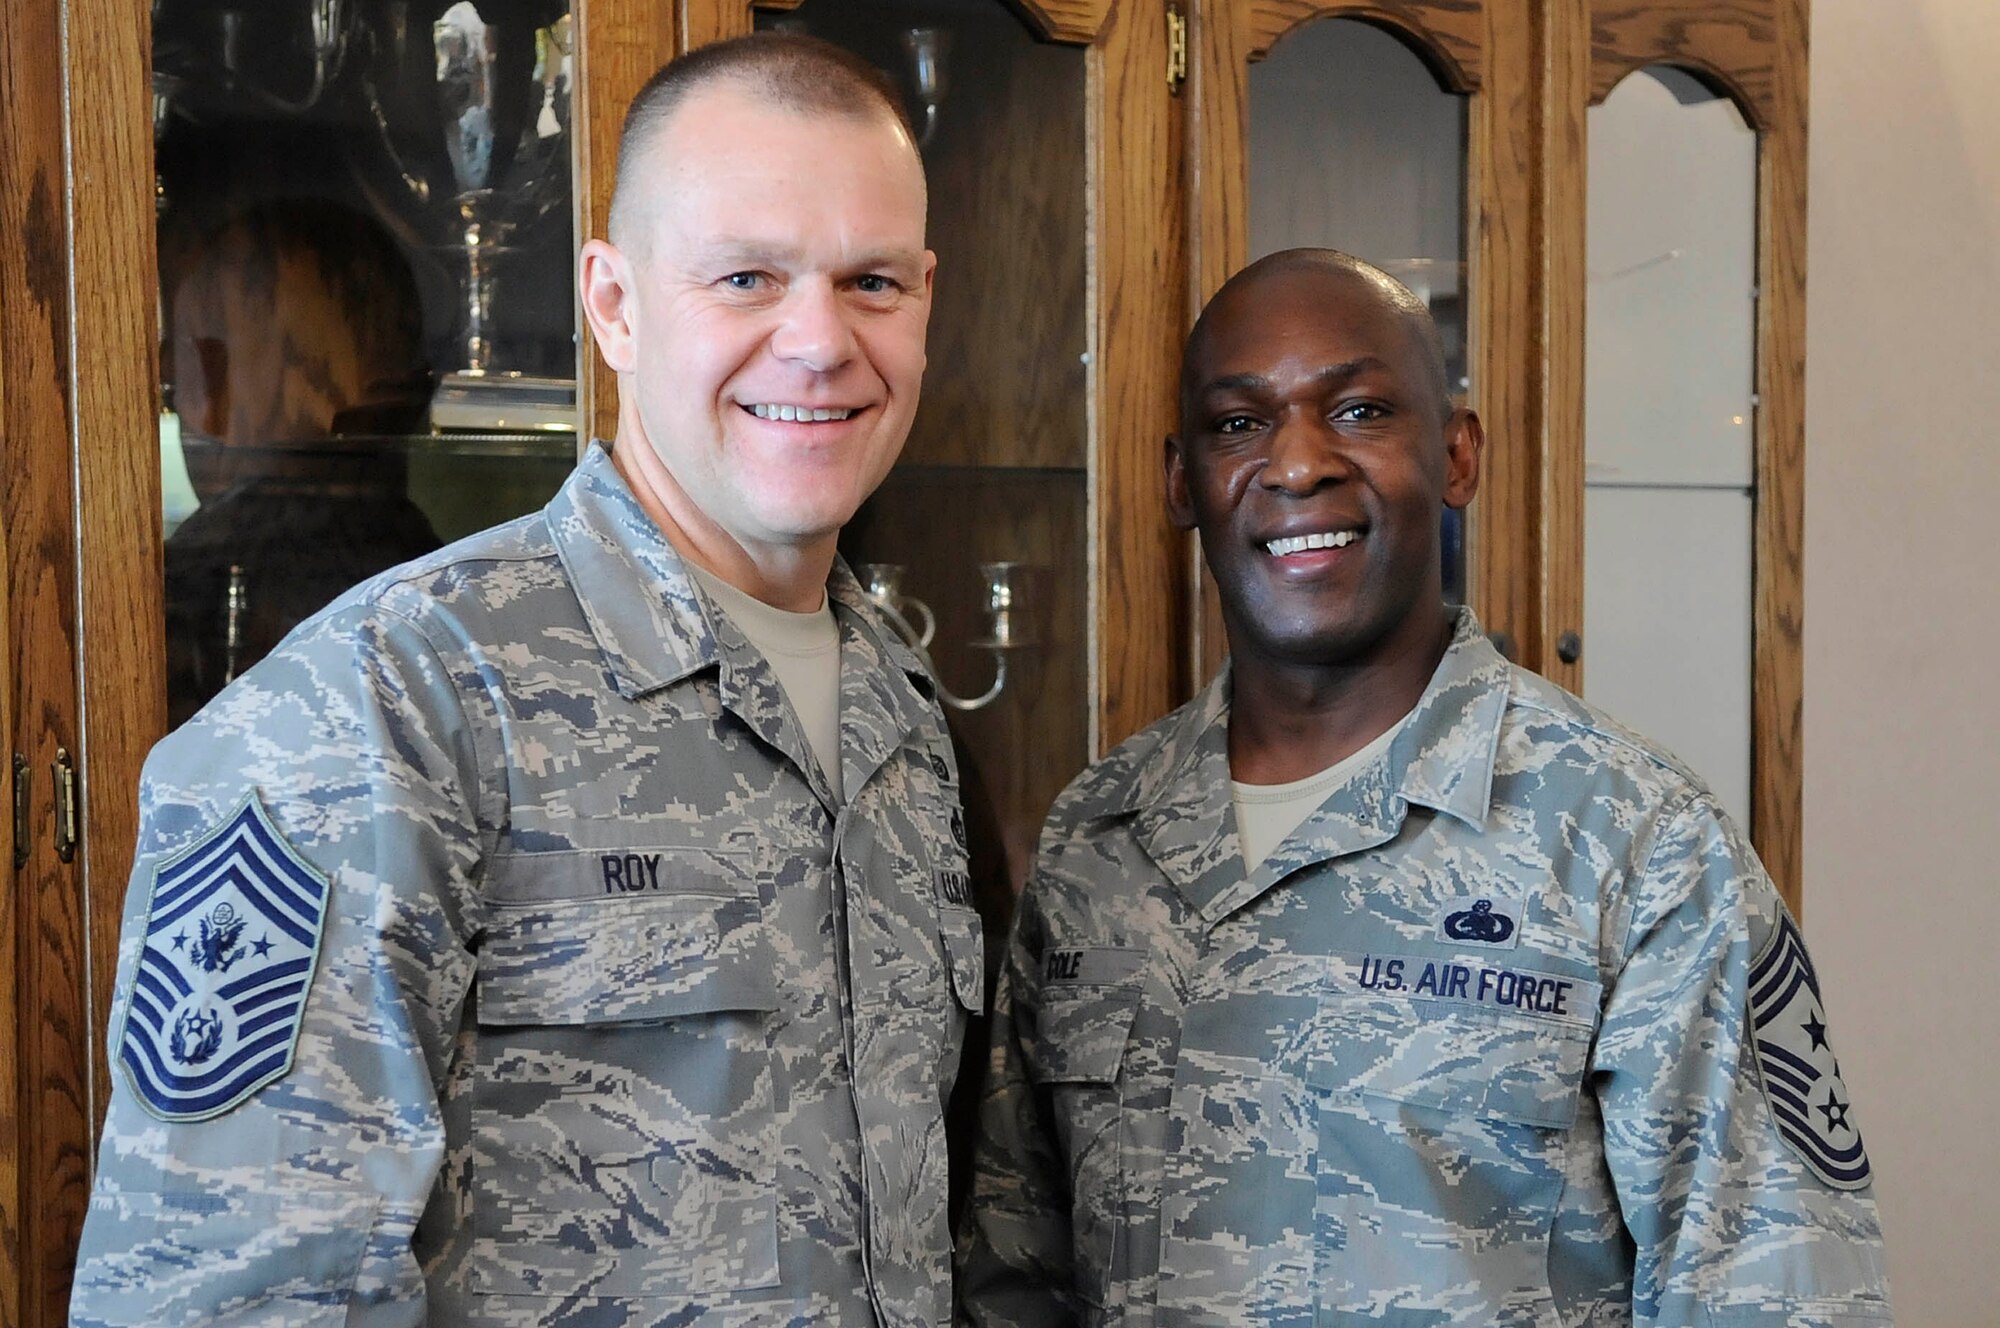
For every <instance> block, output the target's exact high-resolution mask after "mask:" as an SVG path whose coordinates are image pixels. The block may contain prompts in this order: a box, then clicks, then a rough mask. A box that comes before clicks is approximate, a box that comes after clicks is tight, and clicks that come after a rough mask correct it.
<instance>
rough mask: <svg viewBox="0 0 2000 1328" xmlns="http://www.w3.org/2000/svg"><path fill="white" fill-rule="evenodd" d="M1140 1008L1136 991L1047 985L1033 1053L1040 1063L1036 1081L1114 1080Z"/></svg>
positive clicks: (1118, 988) (1131, 989)
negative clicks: (1133, 1020)
mask: <svg viewBox="0 0 2000 1328" xmlns="http://www.w3.org/2000/svg"><path fill="white" fill-rule="evenodd" d="M1138 1008H1139V990H1138V988H1136V987H1108V986H1104V987H1101V986H1096V985H1075V986H1072V985H1069V984H1057V985H1051V986H1045V987H1043V988H1042V1004H1041V1022H1040V1024H1039V1026H1038V1029H1037V1032H1036V1036H1035V1054H1036V1056H1037V1057H1038V1058H1039V1059H1040V1061H1041V1065H1040V1067H1039V1070H1040V1072H1039V1073H1038V1074H1037V1075H1036V1078H1038V1079H1039V1080H1041V1082H1043V1083H1050V1084H1065V1083H1096V1084H1108V1083H1111V1082H1113V1081H1114V1080H1116V1079H1117V1078H1118V1065H1119V1062H1120V1061H1122V1060H1123V1059H1124V1058H1125V1042H1126V1039H1127V1038H1129V1037H1130V1036H1131V1033H1132V1016H1133V1014H1134V1013H1135V1012H1136V1011H1137V1010H1138Z"/></svg>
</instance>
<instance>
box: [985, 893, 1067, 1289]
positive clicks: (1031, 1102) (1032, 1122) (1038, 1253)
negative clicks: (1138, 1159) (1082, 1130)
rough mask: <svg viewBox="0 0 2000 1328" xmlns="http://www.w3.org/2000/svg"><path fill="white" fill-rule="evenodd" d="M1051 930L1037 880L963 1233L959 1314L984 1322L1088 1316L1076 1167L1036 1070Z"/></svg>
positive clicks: (1000, 1006)
mask: <svg viewBox="0 0 2000 1328" xmlns="http://www.w3.org/2000/svg"><path fill="white" fill-rule="evenodd" d="M1041 932H1042V927H1041V923H1040V913H1039V909H1038V907H1037V900H1036V892H1035V888H1034V886H1033V885H1032V884H1031V885H1030V886H1029V888H1028V890H1027V891H1026V892H1025V893H1024V894H1023V896H1022V899H1021V904H1020V907H1019V908H1018V909H1017V910H1016V912H1015V915H1014V926H1013V933H1012V937H1011V939H1010V941H1009V943H1008V947H1007V958H1006V962H1005V963H1004V964H1003V965H1002V966H1001V970H1000V981H999V986H998V989H997V990H996V991H995V993H994V997H993V1031H992V1038H993V1041H992V1051H991V1056H990V1058H989V1063H988V1066H987V1077H986V1091H985V1096H984V1098H983V1099H982V1101H981V1103H980V1112H979V1140H978V1143H977V1145H976V1147H975V1149H974V1153H973V1176H972V1193H971V1196H970V1198H969V1200H968V1202H967V1204H966V1211H965V1216H964V1219H963V1221H962V1222H961V1224H960V1231H959V1238H958V1288H959V1319H960V1322H961V1323H969V1324H974V1325H977V1326H978V1328H1062V1325H1066V1324H1073V1323H1076V1322H1078V1317H1079V1316H1078V1312H1077V1308H1076V1304H1075V1300H1074V1298H1073V1296H1072V1295H1071V1294H1070V1291H1069V1288H1070V1287H1071V1286H1072V1285H1073V1281H1074V1269H1073V1267H1072V1259H1071V1241H1070V1185H1069V1171H1068V1168H1067V1167H1066V1166H1065V1165H1064V1163H1063V1160H1062V1157H1061V1156H1060V1154H1059V1153H1058V1151H1057V1148H1056V1142H1055V1139H1056V1134H1055V1129H1054V1125H1053V1113H1052V1112H1051V1110H1050V1100H1049V1095H1048V1091H1047V1090H1046V1089H1044V1088H1040V1087H1038V1086H1037V1084H1036V1083H1035V1077H1034V1067H1035V1027H1036V1022H1037V1013H1038V1010H1037V1000H1036V998H1037V985H1038V984H1037V983H1036V982H1035V975H1037V974H1038V973H1039V972H1040V971H1041V970H1040V951H1041V940H1040V937H1041Z"/></svg>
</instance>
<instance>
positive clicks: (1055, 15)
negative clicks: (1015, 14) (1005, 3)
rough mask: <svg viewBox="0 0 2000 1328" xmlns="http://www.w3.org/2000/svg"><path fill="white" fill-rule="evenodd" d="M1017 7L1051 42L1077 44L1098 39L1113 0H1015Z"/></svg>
mask: <svg viewBox="0 0 2000 1328" xmlns="http://www.w3.org/2000/svg"><path fill="white" fill-rule="evenodd" d="M1014 3H1015V8H1017V9H1019V10H1020V11H1021V15H1022V16H1023V17H1024V18H1026V19H1027V20H1028V22H1029V23H1030V24H1032V25H1033V26H1034V29H1035V31H1036V32H1037V33H1038V34H1039V35H1041V36H1042V37H1045V38H1047V39H1048V40H1049V41H1057V42H1070V43H1073V44H1075V45H1078V46H1082V45H1087V44H1088V43H1090V42H1094V41H1096V40H1097V34H1098V33H1100V32H1102V31H1104V21H1105V19H1106V18H1107V17H1108V16H1109V15H1110V13H1111V5H1112V0H1014Z"/></svg>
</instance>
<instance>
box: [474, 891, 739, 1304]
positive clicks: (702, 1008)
mask: <svg viewBox="0 0 2000 1328" xmlns="http://www.w3.org/2000/svg"><path fill="white" fill-rule="evenodd" d="M671 874H672V873H671V872H670V873H669V875H671ZM698 879H699V878H698ZM774 963H775V954H774V952H773V948H772V944H771V940H770V937H769V935H768V933H767V931H766V923H765V922H764V920H763V918H762V914H761V909H760V906H759V903H758V900H757V898H756V896H755V895H727V894H702V893H692V892H674V891H661V892H649V893H647V894H645V895H642V896H631V895H626V896H618V897H611V898H570V899H551V900H542V901H521V902H513V903H509V904H506V905H504V906H498V907H496V908H495V909H494V920H493V923H492V926H491V929H490V930H489V933H488V935H487V937H486V939H485V943H484V945H483V947H482V949H481V952H480V955H479V973H478V985H477V989H476V995H475V1000H476V1002H477V1017H478V1022H479V1035H478V1058H477V1070H476V1080H475V1086H474V1089H473V1103H472V1154H473V1157H472V1177H471V1184H472V1191H473V1193H472V1204H473V1208H474V1211H475V1214H476V1237H475V1244H474V1251H473V1260H472V1263H473V1276H474V1280H475V1285H476V1287H477V1289H479V1290H480V1291H482V1292H487V1293H498V1294H507V1295H542V1296H571V1295H604V1296H613V1297H621V1298H622V1297H644V1296H656V1295H672V1296H687V1295H691V1294H693V1295H700V1294H713V1293H717V1292H724V1291H729V1290H736V1289H747V1288H753V1287H766V1286H773V1285H776V1284H777V1282H778V1257H777V1161H778V1130H777V1113H776V1111H775V1109H774V1104H773V1092H774V1085H773V1081H772V1072H773V1066H772V1053H771V1036H772V1025H773V1023H774V1021H775V1018H776V1015H775V1012H776V1011H777V1009H778V997H777V987H776V981H775V977H774Z"/></svg>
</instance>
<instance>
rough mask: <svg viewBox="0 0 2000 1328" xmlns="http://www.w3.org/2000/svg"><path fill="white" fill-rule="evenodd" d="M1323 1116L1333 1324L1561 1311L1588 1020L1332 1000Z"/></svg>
mask: <svg viewBox="0 0 2000 1328" xmlns="http://www.w3.org/2000/svg"><path fill="white" fill-rule="evenodd" d="M1320 1025H1321V1026H1320V1028H1319V1030H1318V1031H1317V1036H1316V1039H1315V1048H1316V1051H1315V1055H1314V1057H1313V1059H1312V1060H1311V1061H1310V1062H1309V1064H1308V1070H1307V1078H1308V1083H1309V1085H1310V1087H1311V1089H1312V1091H1313V1094H1314V1098H1315V1105H1316V1108H1317V1112H1318V1122H1319V1132H1318V1133H1319V1159H1318V1168H1317V1183H1318V1196H1317V1201H1316V1204H1315V1208H1314V1233H1313V1246H1314V1262H1315V1270H1316V1274H1317V1276H1316V1278H1315V1280H1316V1282H1317V1283H1318V1286H1319V1300H1320V1313H1319V1317H1318V1322H1319V1323H1321V1324H1349V1323H1352V1324H1363V1323H1365V1324H1369V1325H1374V1326H1375V1328H1380V1325H1382V1324H1385V1323H1387V1324H1394V1325H1397V1326H1398V1328H1428V1326H1429V1325H1433V1324H1460V1323H1480V1324H1521V1325H1531V1324H1540V1323H1546V1322H1549V1321H1551V1318H1552V1317H1553V1314H1554V1306H1553V1304H1552V1301H1551V1299H1550V1292H1549V1285H1548V1250H1549V1233H1550V1228H1551V1225H1552V1223H1553V1221H1554V1218H1555V1212H1556V1204H1557V1200H1558V1199H1559V1198H1560V1197H1561V1194H1562V1190H1563V1168H1564V1159H1565V1155H1566V1151H1567V1148H1568V1142H1569V1127H1570V1125H1571V1124H1572V1123H1573V1122H1574V1120H1575V1118H1576V1112H1577V1104H1578V1097H1579V1094H1580V1093H1581V1091H1582V1082H1583V1074H1584V1066H1585V1063H1586V1058H1587V1055H1588V1052H1589V1047H1590V1033H1591V1030H1590V1028H1589V1027H1588V1026H1578V1025H1572V1024H1564V1023H1559V1022H1554V1021H1542V1020H1535V1019H1530V1018H1526V1017H1519V1016H1495V1015H1491V1014H1488V1013H1485V1012H1468V1011H1465V1010H1462V1009H1457V1008H1454V1007H1452V1006H1450V1005H1447V1004H1444V1003H1442V1002H1438V1003H1432V1002H1414V1003H1410V1002H1404V1003H1395V1002H1370V1001H1360V1000H1348V1001H1341V1000H1335V1001H1330V1002H1328V1003H1327V1004H1326V1005H1325V1006H1323V1007H1322V1012H1321V1018H1320Z"/></svg>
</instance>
